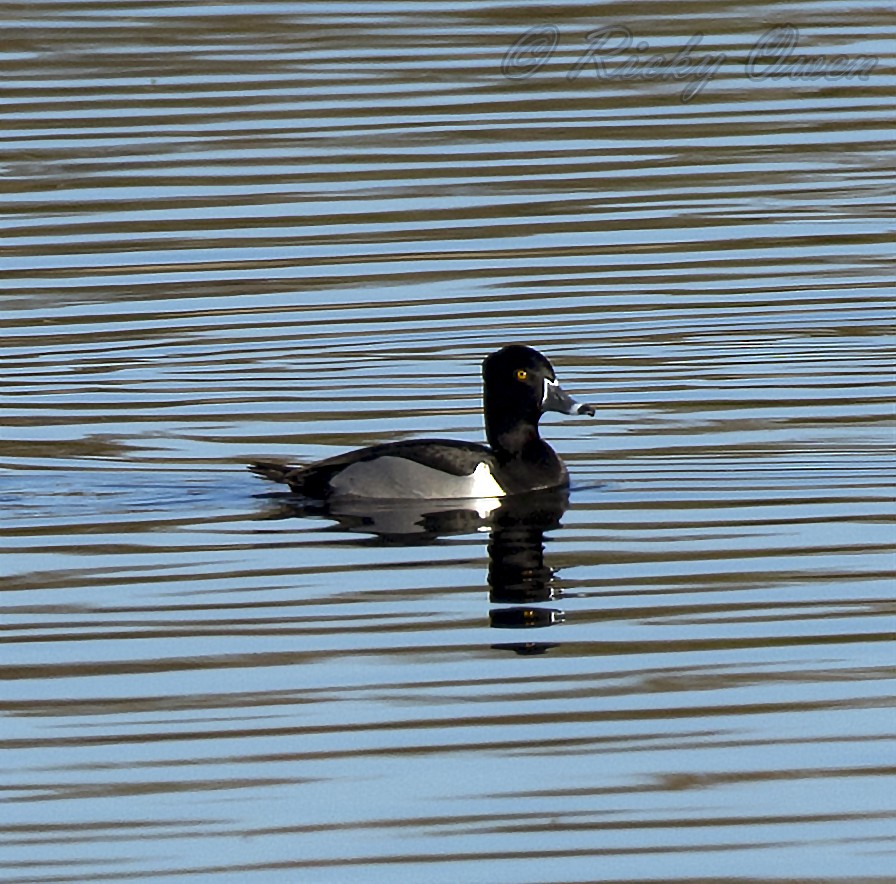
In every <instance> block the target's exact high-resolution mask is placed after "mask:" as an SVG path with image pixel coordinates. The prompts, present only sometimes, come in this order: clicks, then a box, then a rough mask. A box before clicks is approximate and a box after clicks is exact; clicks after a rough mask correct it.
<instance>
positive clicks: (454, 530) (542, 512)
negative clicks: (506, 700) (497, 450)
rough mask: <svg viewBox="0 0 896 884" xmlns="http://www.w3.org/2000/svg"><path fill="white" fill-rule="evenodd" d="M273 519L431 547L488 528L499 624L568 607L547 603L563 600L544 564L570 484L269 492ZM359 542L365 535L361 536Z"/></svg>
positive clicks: (522, 647)
mask: <svg viewBox="0 0 896 884" xmlns="http://www.w3.org/2000/svg"><path fill="white" fill-rule="evenodd" d="M265 497H266V499H267V500H268V503H269V505H270V508H269V509H267V510H266V511H265V512H264V513H263V514H262V517H263V518H267V519H288V518H318V519H319V518H326V519H331V520H332V521H333V523H334V524H332V525H331V526H329V528H328V529H327V530H329V531H340V532H346V531H347V532H349V533H351V534H360V535H363V536H364V537H365V538H367V539H368V540H369V539H370V538H373V539H374V541H375V542H377V543H381V544H388V545H395V546H425V545H427V544H432V543H435V542H437V541H438V540H439V539H440V538H442V537H447V536H451V535H460V534H470V533H474V532H486V531H487V532H488V534H489V540H488V545H487V551H488V576H487V579H488V586H489V601H490V602H491V603H492V604H495V605H501V606H503V607H496V608H492V609H491V610H490V611H489V615H488V620H489V625H490V626H491V627H492V628H494V629H525V630H530V629H541V628H544V627H547V626H552V625H554V624H556V623H559V622H561V621H562V620H563V619H564V614H563V612H562V611H560V610H559V609H556V608H550V607H542V606H541V605H539V603H541V602H548V601H552V600H556V599H558V598H560V595H561V592H560V589H559V588H558V587H557V586H556V585H555V582H554V570H553V569H552V568H551V567H550V565H548V564H546V562H545V554H544V553H545V537H544V535H545V532H547V531H553V530H555V529H558V528H560V527H561V518H562V516H563V514H564V513H565V512H566V510H567V508H568V507H569V490H568V489H566V488H564V489H555V490H550V491H536V492H532V493H531V494H519V495H514V496H512V497H509V498H503V499H502V498H494V497H493V498H477V499H470V500H466V501H458V500H445V501H434V500H403V501H374V500H366V499H351V498H345V499H341V500H334V501H332V502H328V501H319V500H305V499H301V498H294V497H291V496H290V497H284V496H283V495H282V494H280V493H277V495H276V496H275V497H274V498H273V499H272V498H270V497H268V496H265ZM359 542H360V543H363V542H365V541H362V540H360V539H359ZM555 646H556V643H544V642H534V641H522V642H519V641H518V642H501V643H499V644H494V645H492V647H493V648H495V649H499V650H510V651H514V652H515V653H518V654H541V653H544V652H545V651H546V650H548V649H549V648H551V647H555Z"/></svg>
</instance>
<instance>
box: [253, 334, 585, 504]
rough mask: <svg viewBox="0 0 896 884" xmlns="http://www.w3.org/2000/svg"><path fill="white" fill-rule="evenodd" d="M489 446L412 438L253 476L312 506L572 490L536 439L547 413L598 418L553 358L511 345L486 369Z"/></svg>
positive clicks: (264, 464)
mask: <svg viewBox="0 0 896 884" xmlns="http://www.w3.org/2000/svg"><path fill="white" fill-rule="evenodd" d="M482 380H483V414H484V417H485V436H486V439H487V441H488V445H483V444H481V443H478V442H463V441H459V440H454V439H409V440H405V441H400V442H386V443H382V444H380V445H371V446H369V447H367V448H359V449H356V450H354V451H348V452H346V453H344V454H337V455H336V456H335V457H330V458H327V459H326V460H321V461H318V462H317V463H312V464H309V465H307V466H296V465H289V464H282V463H275V462H272V461H254V462H252V463H250V464H249V469H250V470H251V471H252V472H253V473H255V474H256V475H258V476H260V477H262V478H264V479H269V480H271V481H274V482H281V483H285V484H286V485H288V486H289V488H290V490H291V491H293V492H294V493H296V494H298V495H301V496H302V497H304V498H308V499H311V500H321V501H330V500H334V499H342V498H345V499H362V500H379V501H401V500H420V499H426V500H460V499H471V498H475V499H481V498H503V497H508V496H510V495H516V494H524V493H529V492H533V491H542V490H548V489H560V488H566V487H568V486H569V472H568V470H567V468H566V465H565V464H564V463H563V461H562V460H561V459H560V457H559V456H558V455H557V453H556V452H555V451H554V449H553V448H551V446H550V445H548V443H547V442H545V441H544V440H543V439H542V438H541V436H540V435H539V432H538V422H539V420H540V419H541V416H542V415H543V414H544V413H545V412H548V411H552V412H559V413H560V414H567V415H588V416H591V417H593V416H594V414H595V409H594V406H592V405H586V404H580V403H579V402H577V401H576V400H574V399H573V398H572V397H571V396H569V395H568V394H567V393H566V392H565V391H564V390H563V389H562V388H561V386H560V383H559V381H558V380H557V375H556V373H555V372H554V368H553V366H552V365H551V363H550V362H549V361H548V359H547V358H546V357H545V356H544V355H542V354H541V353H539V352H538V350H535V349H533V348H532V347H528V346H524V345H522V344H509V345H507V346H505V347H502V348H501V349H499V350H497V351H495V352H493V353H491V354H490V355H488V356H487V357H486V358H485V360H484V361H483V363H482Z"/></svg>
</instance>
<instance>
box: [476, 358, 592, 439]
mask: <svg viewBox="0 0 896 884" xmlns="http://www.w3.org/2000/svg"><path fill="white" fill-rule="evenodd" d="M482 378H483V381H484V384H485V394H484V406H485V429H486V435H487V436H488V440H489V444H490V445H491V446H492V447H493V448H496V449H499V448H507V447H508V446H509V445H510V444H513V445H519V444H522V443H523V442H525V441H528V439H529V438H532V437H534V438H537V437H538V421H539V419H540V418H541V415H542V414H543V413H544V412H546V411H558V412H560V413H561V414H590V415H593V414H594V409H593V408H592V407H591V406H590V405H580V404H579V403H577V402H575V401H574V400H573V399H572V398H571V397H570V396H568V395H567V394H566V393H565V392H564V391H563V390H562V389H561V388H560V384H559V383H558V382H557V375H556V374H555V373H554V367H553V366H552V365H551V363H550V362H548V360H547V359H546V358H545V357H544V356H542V355H541V353H539V352H538V351H537V350H533V349H532V348H531V347H524V346H523V345H521V344H511V345H510V346H507V347H502V348H501V349H500V350H498V351H496V352H495V353H492V354H491V355H490V356H488V357H486V359H485V361H484V362H483V363H482ZM502 440H503V444H502Z"/></svg>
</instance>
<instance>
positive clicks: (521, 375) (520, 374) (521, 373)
mask: <svg viewBox="0 0 896 884" xmlns="http://www.w3.org/2000/svg"><path fill="white" fill-rule="evenodd" d="M527 377H529V372H528V371H526V369H525V368H518V369H517V370H516V379H517V380H518V381H524V380H526V378H527Z"/></svg>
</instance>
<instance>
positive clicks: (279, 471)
mask: <svg viewBox="0 0 896 884" xmlns="http://www.w3.org/2000/svg"><path fill="white" fill-rule="evenodd" d="M249 469H250V470H251V471H252V472H253V473H255V475H256V476H261V478H262V479H270V480H271V481H272V482H287V481H288V479H287V476H288V475H289V473H293V472H295V467H290V466H287V465H286V464H284V463H274V462H273V461H271V460H256V461H253V462H252V463H250V464H249Z"/></svg>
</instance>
